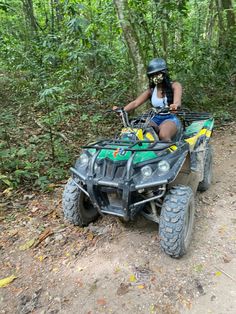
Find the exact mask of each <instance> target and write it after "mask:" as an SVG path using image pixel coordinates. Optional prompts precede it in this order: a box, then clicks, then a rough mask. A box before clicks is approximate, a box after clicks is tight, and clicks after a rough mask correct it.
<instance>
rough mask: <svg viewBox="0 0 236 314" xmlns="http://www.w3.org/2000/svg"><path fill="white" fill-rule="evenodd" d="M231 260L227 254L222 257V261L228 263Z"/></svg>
mask: <svg viewBox="0 0 236 314" xmlns="http://www.w3.org/2000/svg"><path fill="white" fill-rule="evenodd" d="M231 260H232V258H231V257H229V256H224V257H223V261H224V263H229V262H231Z"/></svg>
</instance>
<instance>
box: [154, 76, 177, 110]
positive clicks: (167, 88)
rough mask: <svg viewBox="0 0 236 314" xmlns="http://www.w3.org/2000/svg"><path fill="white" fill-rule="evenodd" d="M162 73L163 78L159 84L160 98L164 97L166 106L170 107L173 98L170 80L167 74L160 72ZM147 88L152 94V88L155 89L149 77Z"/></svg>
mask: <svg viewBox="0 0 236 314" xmlns="http://www.w3.org/2000/svg"><path fill="white" fill-rule="evenodd" d="M162 73H163V76H164V77H163V82H162V83H161V89H162V97H164V96H165V95H166V97H167V103H168V105H171V104H173V98H174V95H173V89H172V84H171V80H170V77H169V75H168V73H166V72H162ZM149 87H150V89H151V93H153V91H154V88H155V84H154V83H153V82H152V81H151V80H150V77H149ZM151 97H152V96H151Z"/></svg>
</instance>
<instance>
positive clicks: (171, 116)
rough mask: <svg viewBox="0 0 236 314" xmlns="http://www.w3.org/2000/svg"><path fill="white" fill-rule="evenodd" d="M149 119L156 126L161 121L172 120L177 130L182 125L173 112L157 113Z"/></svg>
mask: <svg viewBox="0 0 236 314" xmlns="http://www.w3.org/2000/svg"><path fill="white" fill-rule="evenodd" d="M151 121H153V122H154V123H156V124H157V125H158V126H159V125H161V124H162V123H163V122H166V121H172V122H174V123H175V125H176V127H177V130H178V131H179V130H180V129H181V127H182V125H181V122H180V120H179V119H178V118H177V117H176V115H174V114H165V115H164V114H163V115H160V114H157V115H156V116H155V117H153V118H152V120H151Z"/></svg>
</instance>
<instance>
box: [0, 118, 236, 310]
mask: <svg viewBox="0 0 236 314" xmlns="http://www.w3.org/2000/svg"><path fill="white" fill-rule="evenodd" d="M212 144H213V148H214V182H213V185H212V186H211V188H210V189H209V190H208V191H207V192H205V193H202V194H198V195H197V197H196V219H195V230H194V236H193V239H192V243H191V246H190V249H189V252H188V254H187V255H186V256H184V257H183V258H182V259H179V260H176V259H172V258H170V257H168V256H166V255H165V254H164V253H163V252H162V251H161V248H160V243H159V239H158V233H157V226H156V225H155V224H154V223H151V222H148V221H146V220H144V219H143V218H139V219H138V220H137V221H135V222H133V223H130V224H128V225H123V224H121V223H120V222H119V221H118V220H117V219H116V218H114V217H104V218H101V219H99V220H98V221H97V222H96V223H94V224H93V225H90V226H89V227H88V228H86V229H80V228H76V227H73V226H70V225H67V224H65V223H64V221H63V219H62V218H61V217H60V215H59V211H60V207H61V204H60V198H61V191H62V188H57V189H56V190H55V193H54V194H53V195H51V196H49V197H45V196H41V197H39V196H37V195H24V196H19V198H18V199H17V200H15V202H13V203H11V204H6V206H8V207H9V208H10V207H11V206H12V209H11V210H9V211H5V212H4V217H5V216H6V215H7V216H6V217H7V218H5V219H2V220H1V225H0V264H1V265H0V278H4V277H7V276H10V275H12V274H15V276H16V277H17V278H16V279H15V280H14V281H13V282H12V283H11V284H9V285H8V286H7V287H5V288H0V313H22V314H26V313H35V314H43V313H51V314H53V313H79V314H96V313H106V314H107V313H111V314H120V313H125V314H129V313H130V314H131V313H143V314H157V313H158V314H161V313H163V314H174V313H176V314H177V313H183V314H198V313H214V314H225V313H228V314H234V313H236V215H235V214H236V179H235V177H236V124H230V126H229V127H228V128H227V129H223V128H222V129H218V130H217V131H215V134H214V137H213V141H212ZM29 240H31V242H29ZM37 241H38V242H37ZM40 241H41V242H40ZM24 244H26V245H25V246H24ZM30 244H31V245H32V246H31V247H30V248H27V246H30ZM22 245H23V246H22Z"/></svg>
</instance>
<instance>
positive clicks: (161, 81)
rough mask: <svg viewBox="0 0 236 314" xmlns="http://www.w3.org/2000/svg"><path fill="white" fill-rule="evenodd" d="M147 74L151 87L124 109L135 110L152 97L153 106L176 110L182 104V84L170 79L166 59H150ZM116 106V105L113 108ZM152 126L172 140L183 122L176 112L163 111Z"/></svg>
mask: <svg viewBox="0 0 236 314" xmlns="http://www.w3.org/2000/svg"><path fill="white" fill-rule="evenodd" d="M147 76H148V78H149V88H148V89H147V90H146V91H145V92H143V93H142V94H141V95H139V96H138V97H137V98H136V99H135V100H134V101H131V102H130V103H129V104H127V105H126V106H125V107H124V110H125V111H127V112H129V111H131V110H134V109H136V108H137V107H139V106H140V105H142V104H143V103H145V102H146V101H147V100H148V99H150V100H151V104H152V106H153V107H155V108H159V109H161V108H165V107H168V108H169V110H170V111H173V112H175V111H176V110H177V109H178V108H179V107H180V106H181V96H182V86H181V84H180V83H179V82H176V81H175V82H171V81H170V78H169V76H168V72H167V66H166V62H165V60H163V59H161V58H156V59H153V60H152V61H150V63H149V65H148V67H147ZM116 108H117V107H116V106H114V107H113V110H114V109H116ZM150 126H152V127H153V128H154V129H155V131H156V132H157V134H158V136H159V138H160V140H163V141H171V140H172V139H173V138H174V137H175V135H176V134H177V132H178V131H179V130H180V129H181V122H180V121H179V119H178V118H177V117H176V116H175V115H174V114H170V113H161V114H158V115H156V116H155V117H154V118H153V119H152V121H151V122H150Z"/></svg>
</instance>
